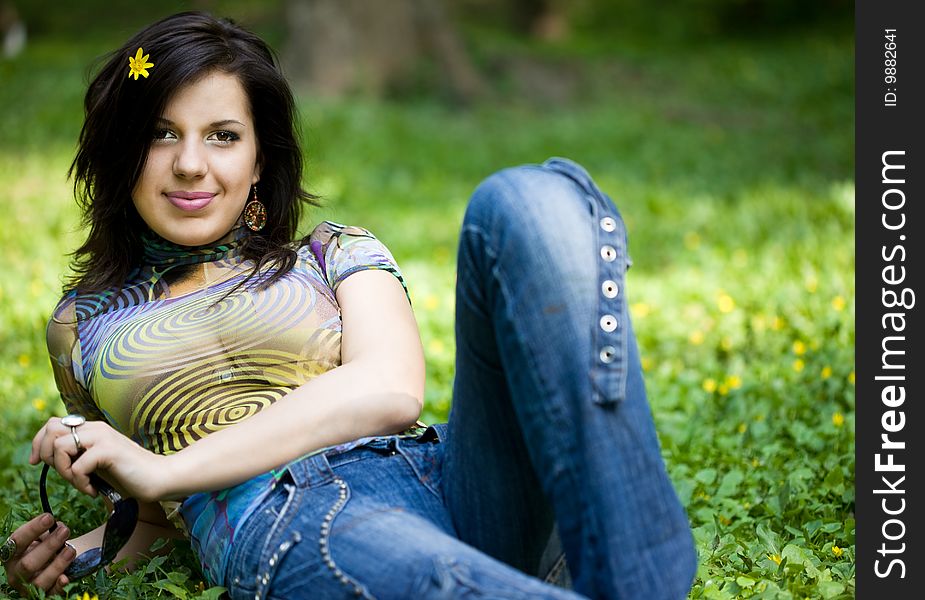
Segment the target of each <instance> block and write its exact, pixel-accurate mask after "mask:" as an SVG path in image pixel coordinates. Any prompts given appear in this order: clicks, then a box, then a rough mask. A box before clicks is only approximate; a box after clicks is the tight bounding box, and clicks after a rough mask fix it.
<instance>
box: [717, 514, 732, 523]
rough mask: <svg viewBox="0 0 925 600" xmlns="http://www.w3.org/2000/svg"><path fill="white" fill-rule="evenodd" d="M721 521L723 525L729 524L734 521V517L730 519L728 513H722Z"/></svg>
mask: <svg viewBox="0 0 925 600" xmlns="http://www.w3.org/2000/svg"><path fill="white" fill-rule="evenodd" d="M719 522H720V523H722V524H723V525H729V524H730V523H732V519H730V518H729V517H727V516H726V515H720V516H719Z"/></svg>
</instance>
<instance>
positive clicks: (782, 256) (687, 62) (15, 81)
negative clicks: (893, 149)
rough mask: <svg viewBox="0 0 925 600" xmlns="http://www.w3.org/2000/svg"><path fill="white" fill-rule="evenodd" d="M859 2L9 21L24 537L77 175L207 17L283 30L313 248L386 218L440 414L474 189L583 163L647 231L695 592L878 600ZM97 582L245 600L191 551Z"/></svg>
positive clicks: (180, 6)
mask: <svg viewBox="0 0 925 600" xmlns="http://www.w3.org/2000/svg"><path fill="white" fill-rule="evenodd" d="M853 8H854V7H853V3H851V2H847V1H845V0H815V1H813V2H805V1H800V0H664V1H662V2H658V3H656V2H646V1H645V0H574V1H569V2H566V1H565V0H498V1H493V0H339V1H338V0H268V1H265V2H258V1H245V0H198V1H186V2H181V1H173V2H155V1H149V2H138V1H127V0H77V1H73V2H70V3H62V2H59V1H53V0H0V42H2V43H3V47H2V50H0V132H2V135H0V214H2V215H3V216H4V220H3V225H2V226H0V523H3V527H0V534H2V535H4V536H5V535H6V534H7V533H8V531H10V530H12V529H13V528H15V527H16V526H18V525H19V524H20V523H22V522H23V521H25V520H26V519H28V518H30V517H31V516H33V515H34V514H36V513H37V512H38V511H39V510H40V508H39V504H38V499H37V493H36V490H37V480H38V469H34V468H30V467H28V465H27V456H28V443H29V440H30V439H31V437H32V435H33V433H34V432H35V431H36V430H37V429H38V427H39V426H40V425H41V424H42V423H43V422H44V420H45V419H47V418H48V417H49V416H51V415H55V414H57V415H61V414H63V407H62V406H61V403H60V402H59V400H58V397H57V392H56V390H55V387H54V382H53V380H52V377H51V372H50V369H49V368H48V356H47V352H46V350H45V345H44V328H45V322H46V320H47V318H48V315H49V313H50V311H51V309H52V307H53V306H54V304H55V302H56V300H57V298H58V296H59V295H60V292H61V284H62V280H63V274H64V273H65V272H66V269H67V265H68V257H67V253H68V252H70V251H71V250H73V249H74V248H75V247H76V246H77V244H78V242H79V240H80V239H81V235H82V234H81V230H80V228H79V215H78V213H77V211H76V208H75V206H74V201H73V194H72V191H71V188H70V182H68V180H67V179H66V172H67V168H68V166H69V164H70V161H71V160H72V158H73V152H74V149H75V141H76V139H77V134H78V132H79V130H80V125H81V118H82V98H83V93H84V90H85V86H86V83H87V81H88V78H89V77H90V76H91V75H92V74H93V73H94V67H95V66H98V65H99V62H98V58H99V57H101V56H103V55H104V54H105V53H106V52H108V51H110V50H111V49H113V48H115V47H117V46H118V45H119V44H121V43H122V42H123V41H124V40H125V39H126V37H128V36H129V35H131V34H132V33H133V32H135V31H136V30H137V29H138V28H140V27H141V26H143V25H144V24H146V23H148V22H150V21H152V20H154V19H156V18H159V17H162V16H165V15H168V14H171V13H173V12H177V11H180V10H188V9H201V10H208V11H210V12H213V13H215V14H217V15H222V16H230V17H232V18H234V19H235V20H237V21H238V22H240V23H241V24H243V25H245V26H247V27H249V28H251V29H253V30H255V31H256V32H257V33H259V34H260V35H262V36H263V37H264V38H265V39H267V40H268V41H269V42H270V43H271V45H273V46H274V47H275V48H276V49H277V50H278V51H279V54H280V57H281V60H282V63H283V65H284V70H285V72H286V74H287V75H288V76H289V77H290V78H291V80H292V82H293V85H294V88H295V89H296V90H297V92H298V102H299V108H300V113H301V120H302V126H303V132H304V138H305V140H304V141H305V143H304V149H305V161H306V185H307V186H308V188H309V189H310V190H311V191H313V192H314V193H316V194H319V195H320V196H321V197H322V200H323V201H324V203H325V206H324V207H323V208H320V209H316V210H313V211H311V213H310V214H309V215H307V217H306V221H305V223H303V230H305V231H308V230H310V229H311V226H312V225H313V224H314V223H316V222H317V221H319V220H321V219H331V220H334V221H338V222H341V223H348V224H356V225H362V226H365V227H368V228H369V229H371V230H372V231H373V232H374V233H375V234H376V235H377V236H378V237H379V238H380V239H382V240H383V241H384V242H385V243H386V244H387V245H388V246H389V248H390V249H391V250H392V251H393V253H394V254H395V256H396V258H397V260H398V262H399V264H400V265H401V266H402V268H403V270H404V272H405V276H406V279H407V281H408V284H409V288H410V291H411V294H412V299H413V302H414V307H415V313H416V316H417V319H418V322H419V324H420V326H421V334H422V339H423V341H424V344H425V349H426V354H427V369H428V381H427V390H426V398H425V402H426V410H425V414H424V417H423V418H424V419H425V420H427V421H429V422H434V421H440V420H444V419H445V418H446V415H447V412H448V410H449V407H450V404H451V400H452V399H451V385H452V378H453V356H454V340H453V291H454V289H453V286H454V279H455V264H454V260H455V251H456V242H457V235H458V229H459V225H460V222H461V219H462V214H463V210H464V208H465V203H466V199H467V197H468V194H469V193H470V192H471V190H472V189H473V188H474V187H475V186H476V185H477V183H478V182H479V181H480V180H481V179H482V178H483V177H485V176H487V175H488V174H489V173H491V172H492V171H494V170H497V169H499V168H502V167H505V166H510V165H514V164H519V163H524V162H540V161H542V160H544V159H546V158H548V157H549V156H554V155H559V156H567V157H570V158H572V159H574V160H577V161H579V162H581V163H582V164H584V165H585V166H586V167H587V168H588V170H589V171H590V172H591V174H592V175H593V176H594V177H595V178H596V180H597V181H598V183H599V185H600V186H601V187H602V188H603V189H604V190H605V191H606V192H608V193H609V194H610V196H611V197H612V198H613V199H614V201H615V202H616V204H617V206H618V207H619V208H620V211H621V213H622V214H623V216H624V218H625V219H626V221H627V225H628V228H629V235H630V251H631V253H632V255H633V258H634V263H635V264H634V267H633V269H632V271H631V272H630V273H629V275H628V290H627V293H628V297H629V301H630V303H631V313H632V317H633V319H634V324H635V328H636V331H637V334H638V336H639V343H640V348H641V354H642V358H643V367H644V369H645V371H646V375H647V385H648V392H649V396H650V401H651V404H652V408H653V413H654V416H655V420H656V423H657V426H658V430H659V435H660V438H661V442H662V446H663V450H664V455H665V459H666V462H667V465H668V469H669V472H670V474H671V476H672V479H673V480H674V482H675V484H676V487H677V489H678V492H679V495H680V496H681V499H682V501H683V503H684V505H685V506H686V508H687V511H688V514H689V516H690V519H691V525H692V528H693V529H694V534H695V538H696V541H697V548H698V552H699V555H700V568H699V571H698V574H697V579H696V581H695V582H694V585H693V588H692V591H691V597H692V598H751V597H755V598H759V597H760V598H851V597H853V596H854V568H855V567H854V442H853V439H854V438H853V436H854V433H853V432H854V215H855V213H854V174H853V169H854V163H853V161H854V63H853V54H854V39H853V35H854V32H853ZM152 60H153V62H155V63H156V62H157V60H156V57H153V58H152ZM52 503H53V505H55V506H59V507H61V508H60V509H59V510H60V514H59V515H58V516H59V518H62V519H63V520H64V521H66V522H68V523H69V524H70V525H71V527H72V528H73V529H74V530H75V532H76V533H81V532H82V531H84V530H86V529H90V528H92V527H94V526H96V525H97V524H98V523H99V522H100V521H101V519H102V516H103V515H102V512H101V508H100V507H99V506H97V505H96V504H95V503H94V502H93V501H91V500H89V499H87V498H84V497H81V496H79V495H78V494H77V493H76V492H74V491H72V490H68V489H65V488H64V487H63V486H59V489H56V490H54V491H53V498H52ZM88 515H90V516H88ZM91 517H93V518H91ZM0 586H2V587H0V596H2V595H3V594H5V593H10V592H9V590H8V588H6V587H5V582H2V577H0ZM71 591H72V593H77V592H81V593H83V592H84V591H87V592H89V593H90V594H97V595H98V596H99V597H100V598H127V597H131V598H149V597H150V598H155V597H158V598H163V597H177V598H215V597H218V596H219V595H220V594H221V590H220V589H217V588H213V589H211V590H210V589H206V587H205V586H204V585H203V584H202V583H201V575H200V574H199V572H198V570H197V568H196V566H195V564H194V562H193V559H192V557H191V554H190V552H189V549H188V547H185V546H183V545H181V546H180V547H179V548H178V549H177V550H175V551H174V552H173V553H172V554H171V555H170V556H169V557H166V558H158V559H154V560H152V561H150V563H148V564H147V566H146V568H145V569H142V570H141V571H138V572H135V573H133V574H130V575H116V576H113V577H111V578H107V577H104V576H103V575H102V574H101V575H100V576H98V577H97V578H96V579H92V580H89V581H84V582H79V583H77V584H74V586H73V588H72V590H71Z"/></svg>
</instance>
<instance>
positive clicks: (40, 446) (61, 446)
mask: <svg viewBox="0 0 925 600" xmlns="http://www.w3.org/2000/svg"><path fill="white" fill-rule="evenodd" d="M77 436H78V437H79V438H80V448H78V447H77V443H76V441H75V439H74V436H73V435H72V434H71V428H70V427H68V426H66V425H63V424H62V423H61V419H59V418H58V417H52V418H50V419H48V422H46V423H45V425H44V426H42V428H41V429H39V431H38V433H36V434H35V438H33V440H32V454H31V455H30V456H29V463H30V464H33V465H34V464H38V463H39V461H43V462H45V463H48V464H49V465H51V466H52V467H54V468H55V470H56V471H58V473H60V474H61V476H62V477H64V478H65V479H66V480H68V481H69V482H71V485H73V486H74V487H75V488H77V489H78V490H80V491H81V492H84V493H85V494H89V495H91V496H96V490H95V489H94V488H93V486H92V485H91V484H90V477H89V476H90V473H93V472H96V473H97V474H98V475H99V476H101V477H102V478H103V479H105V480H106V481H108V482H109V483H110V484H111V485H112V486H113V487H115V488H116V489H117V490H118V491H119V492H120V493H121V494H122V495H124V496H129V497H133V498H137V499H138V500H141V501H144V502H151V501H156V500H160V499H161V498H162V497H164V490H166V489H167V483H168V482H167V469H166V463H165V461H166V457H164V456H161V455H159V454H154V453H153V452H150V451H148V450H145V449H144V448H142V447H141V446H139V445H138V444H136V443H135V442H133V441H132V440H131V439H129V438H127V437H126V436H124V435H122V434H121V433H119V432H118V431H116V430H115V429H113V428H112V427H111V426H110V425H109V424H108V423H105V422H103V421H87V422H86V423H84V424H83V425H79V426H78V427H77Z"/></svg>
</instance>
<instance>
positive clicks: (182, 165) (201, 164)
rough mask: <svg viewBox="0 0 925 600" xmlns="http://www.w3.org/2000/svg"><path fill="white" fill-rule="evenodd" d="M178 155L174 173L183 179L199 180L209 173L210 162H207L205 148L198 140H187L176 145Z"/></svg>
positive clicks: (175, 158) (175, 160)
mask: <svg viewBox="0 0 925 600" xmlns="http://www.w3.org/2000/svg"><path fill="white" fill-rule="evenodd" d="M176 149H177V152H176V155H175V156H174V160H173V172H174V174H175V175H176V176H177V177H180V178H183V179H197V178H199V177H202V176H204V175H205V174H206V173H208V172H209V162H208V160H206V156H205V148H203V147H202V144H200V143H199V141H198V140H196V139H192V138H190V139H186V140H184V141H182V142H181V143H179V144H177V145H176Z"/></svg>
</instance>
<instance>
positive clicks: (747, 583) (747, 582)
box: [736, 575, 755, 588]
mask: <svg viewBox="0 0 925 600" xmlns="http://www.w3.org/2000/svg"><path fill="white" fill-rule="evenodd" d="M736 583H738V584H739V585H740V586H742V587H744V588H750V587H752V586H753V585H755V580H754V579H752V578H751V577H744V576H742V575H739V576H738V577H736Z"/></svg>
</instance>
